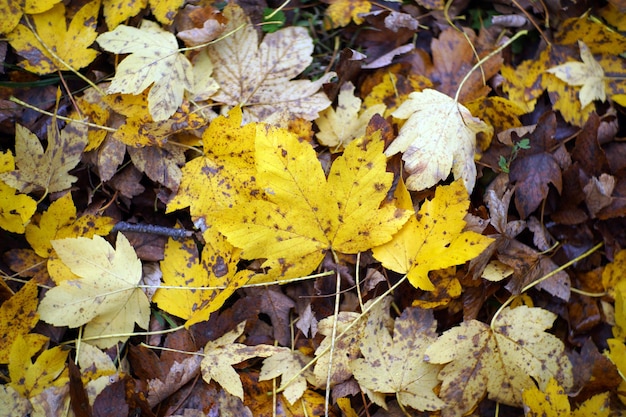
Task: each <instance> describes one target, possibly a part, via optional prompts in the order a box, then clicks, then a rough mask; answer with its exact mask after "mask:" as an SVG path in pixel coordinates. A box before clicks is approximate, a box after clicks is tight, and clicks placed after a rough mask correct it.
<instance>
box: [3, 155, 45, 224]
mask: <svg viewBox="0 0 626 417" xmlns="http://www.w3.org/2000/svg"><path fill="white" fill-rule="evenodd" d="M14 169H15V162H14V160H13V155H11V152H8V151H7V152H2V153H0V172H11V171H13V170H14ZM36 210H37V202H36V201H35V200H34V199H32V198H31V197H30V196H28V195H26V194H20V193H18V192H17V190H16V189H15V188H13V187H11V186H9V185H7V184H5V183H4V182H2V181H0V228H2V229H4V230H7V231H9V232H13V233H24V231H25V230H26V224H27V223H28V222H29V221H30V218H31V217H32V216H33V214H35V211H36Z"/></svg>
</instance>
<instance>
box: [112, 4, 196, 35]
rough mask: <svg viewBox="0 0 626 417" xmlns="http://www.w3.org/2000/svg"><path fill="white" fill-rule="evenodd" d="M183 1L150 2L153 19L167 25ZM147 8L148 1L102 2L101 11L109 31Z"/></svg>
mask: <svg viewBox="0 0 626 417" xmlns="http://www.w3.org/2000/svg"><path fill="white" fill-rule="evenodd" d="M183 2H184V0H150V9H151V10H152V14H153V15H154V17H155V18H156V19H157V20H158V21H159V22H160V23H162V24H164V25H169V24H171V23H172V21H173V20H174V17H175V16H176V13H177V12H178V10H179V9H180V8H181V7H182V5H183ZM146 6H148V0H133V1H130V2H129V1H127V0H103V11H104V17H105V19H106V23H107V26H108V27H109V29H115V28H116V27H117V26H118V25H119V24H120V23H122V22H124V21H126V20H127V19H128V18H130V17H133V16H136V15H137V14H139V12H141V10H142V9H144V8H146Z"/></svg>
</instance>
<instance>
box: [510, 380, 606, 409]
mask: <svg viewBox="0 0 626 417" xmlns="http://www.w3.org/2000/svg"><path fill="white" fill-rule="evenodd" d="M522 396H523V399H524V416H527V417H562V416H564V417H566V416H572V417H586V416H589V417H608V416H609V415H610V413H611V407H610V400H609V393H608V392H607V393H604V394H598V395H596V396H594V397H592V398H590V399H588V400H587V401H585V402H584V403H582V404H581V405H580V406H579V407H578V408H577V409H576V410H575V411H573V412H572V411H571V407H570V404H569V399H568V397H567V394H566V393H565V390H564V389H563V388H562V387H561V386H560V385H559V383H558V382H557V381H556V380H555V379H550V381H549V382H548V385H547V387H546V388H545V392H542V391H541V390H539V389H538V388H537V387H531V388H529V389H527V390H525V391H524V393H523V395H522Z"/></svg>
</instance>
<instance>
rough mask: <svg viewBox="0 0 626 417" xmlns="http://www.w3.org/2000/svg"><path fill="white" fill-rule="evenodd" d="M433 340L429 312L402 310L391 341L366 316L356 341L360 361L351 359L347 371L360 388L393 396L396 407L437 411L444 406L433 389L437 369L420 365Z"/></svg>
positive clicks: (434, 332)
mask: <svg viewBox="0 0 626 417" xmlns="http://www.w3.org/2000/svg"><path fill="white" fill-rule="evenodd" d="M436 339H437V322H436V321H435V320H434V318H433V314H432V311H431V310H421V309H417V308H407V309H405V310H404V311H403V312H402V315H401V316H400V317H398V318H397V319H396V320H395V325H394V330H393V338H392V336H391V335H390V334H389V331H388V330H387V329H386V328H385V327H384V326H380V323H379V321H378V320H377V319H376V318H372V317H371V316H370V318H369V319H368V321H367V324H366V325H365V329H364V337H363V338H361V341H360V350H361V352H362V353H363V356H364V358H363V359H355V360H353V361H352V362H351V363H350V368H351V369H352V372H353V373H354V377H355V378H356V380H357V382H358V383H359V385H361V386H362V387H365V388H367V389H369V390H372V391H374V392H378V393H384V394H395V395H396V398H397V400H398V402H399V403H400V404H402V405H408V406H410V407H411V408H414V409H416V410H420V411H434V410H439V409H441V408H442V407H443V406H444V405H445V403H444V402H443V401H441V400H440V399H439V398H438V397H437V395H435V393H434V391H433V389H434V388H435V387H437V385H439V380H438V379H437V374H438V373H439V370H440V369H441V367H440V366H438V365H434V364H431V363H428V362H424V352H425V350H426V348H427V347H428V345H430V344H431V343H433V342H435V340H436ZM373 400H374V399H373ZM379 405H382V406H383V407H386V404H384V403H383V404H379Z"/></svg>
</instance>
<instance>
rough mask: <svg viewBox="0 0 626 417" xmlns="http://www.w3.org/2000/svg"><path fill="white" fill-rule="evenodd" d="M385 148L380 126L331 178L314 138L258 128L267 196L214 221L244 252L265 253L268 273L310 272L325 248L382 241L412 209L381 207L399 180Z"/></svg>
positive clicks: (357, 247)
mask: <svg viewBox="0 0 626 417" xmlns="http://www.w3.org/2000/svg"><path fill="white" fill-rule="evenodd" d="M382 149H383V142H382V140H381V139H380V132H374V133H373V134H372V136H371V137H367V136H366V137H364V138H362V139H357V140H355V141H353V142H352V143H350V144H349V145H348V146H347V147H346V150H345V152H344V154H343V155H342V156H340V157H339V158H337V159H336V160H335V161H334V163H333V165H332V167H331V169H330V174H329V176H328V180H326V177H325V175H324V171H323V169H322V167H321V165H320V162H319V161H318V159H317V155H316V154H315V150H314V149H313V148H312V147H311V145H310V144H309V143H302V142H300V141H299V140H298V138H297V137H296V136H295V135H293V134H292V133H290V132H288V131H286V130H284V129H280V128H273V127H269V126H259V127H257V135H256V161H257V175H256V176H255V177H256V180H257V184H259V186H260V188H262V189H264V190H265V193H266V198H264V199H260V198H259V199H252V200H251V201H249V202H243V203H239V204H236V205H235V206H234V207H233V208H232V209H227V210H223V211H222V212H220V213H217V214H216V226H217V228H218V230H220V232H222V233H223V234H225V235H226V236H227V238H228V240H229V241H230V242H231V243H232V244H233V245H234V246H237V247H240V248H242V249H243V252H242V257H243V258H245V259H257V258H259V259H260V258H264V259H266V261H265V262H264V263H263V265H262V267H263V268H269V273H268V275H267V277H266V278H267V279H270V278H271V279H276V278H280V279H289V278H294V277H298V276H303V275H306V274H308V273H310V272H311V271H312V270H313V269H315V268H316V267H317V266H318V265H319V263H320V261H321V260H322V258H323V256H324V252H325V251H326V250H327V249H331V248H332V249H333V250H335V251H338V252H342V253H358V252H362V251H365V250H367V249H370V248H372V247H374V246H377V245H380V244H383V243H385V242H387V241H389V240H391V237H392V235H393V233H395V232H396V231H397V230H398V229H399V228H400V227H401V226H402V225H403V224H404V222H405V221H406V220H407V219H408V217H409V216H410V214H411V211H410V210H400V209H397V208H396V207H395V206H393V205H385V206H383V207H380V204H381V202H382V201H383V199H384V198H385V195H386V193H387V190H388V189H389V187H390V186H391V182H392V180H393V175H392V174H391V173H388V172H385V167H386V158H385V155H384V154H383V153H382ZM259 278H260V279H262V278H261V277H259Z"/></svg>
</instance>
